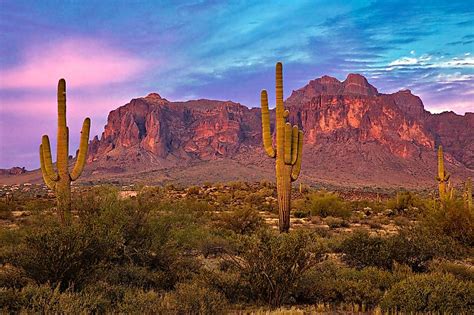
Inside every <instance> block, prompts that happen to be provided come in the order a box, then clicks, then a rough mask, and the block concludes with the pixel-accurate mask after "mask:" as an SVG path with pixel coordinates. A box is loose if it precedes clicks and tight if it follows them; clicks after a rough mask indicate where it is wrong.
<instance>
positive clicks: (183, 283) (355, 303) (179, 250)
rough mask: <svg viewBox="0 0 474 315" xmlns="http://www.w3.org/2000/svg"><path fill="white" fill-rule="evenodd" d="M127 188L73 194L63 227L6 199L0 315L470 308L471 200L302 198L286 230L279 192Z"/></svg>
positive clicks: (0, 240) (42, 208) (251, 187)
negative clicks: (282, 226) (31, 314)
mask: <svg viewBox="0 0 474 315" xmlns="http://www.w3.org/2000/svg"><path fill="white" fill-rule="evenodd" d="M127 189H128V190H129V191H121V190H119V189H118V188H115V187H111V186H97V187H90V188H87V187H82V188H77V190H76V192H75V193H74V194H73V200H72V209H73V210H72V214H73V218H72V221H71V224H69V225H66V226H62V225H61V224H60V222H59V220H58V217H57V215H56V213H55V211H54V210H53V209H54V208H53V207H54V200H53V199H50V198H48V197H47V196H46V195H42V197H37V195H38V192H35V193H34V194H32V195H28V193H23V194H20V192H15V193H14V194H13V198H10V199H8V202H7V199H5V198H2V202H1V203H0V215H1V217H0V219H1V221H0V222H2V229H1V230H0V244H1V245H0V263H1V267H0V309H2V311H4V312H20V311H23V312H46V313H55V312H64V313H74V312H77V311H78V310H83V311H84V312H96V313H107V312H123V313H164V314H178V313H179V314H182V313H184V314H196V313H201V314H222V313H226V312H231V313H232V312H238V311H239V310H245V311H247V312H248V311H254V312H257V313H258V312H259V311H263V310H268V309H271V308H279V307H282V308H290V307H295V306H296V307H298V308H300V309H301V310H310V311H333V310H341V311H368V310H375V311H380V312H381V311H389V310H398V311H403V312H415V311H420V312H429V311H433V312H436V311H441V312H449V313H454V314H461V313H466V314H467V313H472V312H473V311H474V304H473V301H474V270H473V264H472V257H473V255H472V254H473V252H472V248H473V247H472V246H473V244H474V221H473V213H472V210H469V209H468V207H467V206H466V203H465V200H464V199H463V198H459V199H457V198H455V199H454V200H452V201H450V202H447V203H445V204H443V205H442V204H441V203H440V202H437V201H436V200H435V199H433V198H432V197H430V196H428V195H426V196H425V195H418V194H414V193H411V192H400V193H398V194H393V195H392V196H393V197H390V198H383V199H382V198H378V197H376V198H357V200H352V199H347V198H342V197H341V196H340V195H338V194H336V193H331V192H326V191H315V190H313V189H310V188H307V189H305V190H304V191H302V192H301V193H300V192H299V191H297V190H296V189H295V190H294V191H293V195H294V199H295V200H294V202H293V206H292V208H293V209H292V213H293V214H294V215H293V216H292V218H291V220H292V227H293V228H292V231H291V232H289V233H283V234H280V233H278V215H277V213H278V208H277V198H276V192H275V186H274V184H272V183H255V184H250V183H241V182H235V183H229V184H219V185H211V184H207V185H203V186H193V187H182V188H180V187H173V186H168V187H134V188H133V191H131V190H130V188H127ZM30 191H31V190H30ZM460 197H461V196H460Z"/></svg>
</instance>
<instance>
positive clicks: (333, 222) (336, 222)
mask: <svg viewBox="0 0 474 315" xmlns="http://www.w3.org/2000/svg"><path fill="white" fill-rule="evenodd" d="M324 222H326V224H327V225H328V226H329V227H330V228H332V229H335V228H340V227H349V223H348V222H347V221H346V220H344V219H341V218H334V217H331V216H328V217H326V219H325V220H324Z"/></svg>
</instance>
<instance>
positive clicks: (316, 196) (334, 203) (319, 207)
mask: <svg viewBox="0 0 474 315" xmlns="http://www.w3.org/2000/svg"><path fill="white" fill-rule="evenodd" d="M306 198H307V199H306V203H305V208H306V209H309V210H310V211H311V214H312V215H319V216H320V217H323V218H324V217H327V216H332V217H339V218H344V219H348V218H350V216H351V214H352V212H351V210H350V208H349V207H348V206H347V205H346V203H345V202H344V201H342V200H341V199H340V198H339V196H338V195H337V194H336V193H331V192H324V191H321V192H313V193H310V194H309V195H308V196H307V197H306Z"/></svg>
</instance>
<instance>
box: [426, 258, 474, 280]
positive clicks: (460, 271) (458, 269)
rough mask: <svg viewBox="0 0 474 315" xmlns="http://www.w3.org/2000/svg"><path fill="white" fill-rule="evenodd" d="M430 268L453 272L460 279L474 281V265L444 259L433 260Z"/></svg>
mask: <svg viewBox="0 0 474 315" xmlns="http://www.w3.org/2000/svg"><path fill="white" fill-rule="evenodd" d="M429 269H430V271H433V272H438V273H449V274H452V275H453V276H455V277H456V278H457V279H460V280H466V281H474V267H473V266H472V265H466V264H463V263H454V262H450V261H443V260H442V261H434V262H432V263H431V264H430V266H429Z"/></svg>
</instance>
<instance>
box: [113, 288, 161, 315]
mask: <svg viewBox="0 0 474 315" xmlns="http://www.w3.org/2000/svg"><path fill="white" fill-rule="evenodd" d="M115 311H116V312H118V313H120V314H161V313H166V314H169V310H167V308H166V306H165V303H164V300H163V296H162V294H159V293H157V292H155V291H143V290H139V289H129V290H127V291H125V294H124V296H123V299H122V301H120V302H119V303H118V305H117V307H116V308H115Z"/></svg>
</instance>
